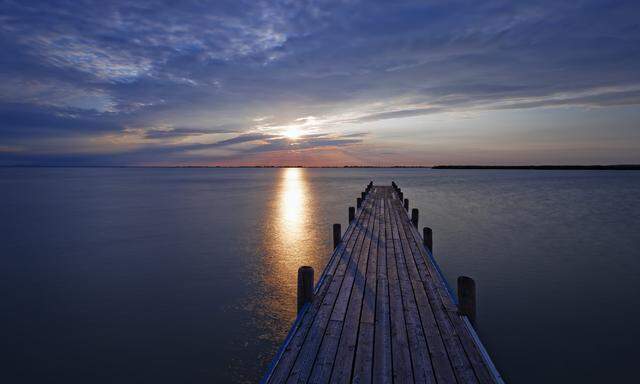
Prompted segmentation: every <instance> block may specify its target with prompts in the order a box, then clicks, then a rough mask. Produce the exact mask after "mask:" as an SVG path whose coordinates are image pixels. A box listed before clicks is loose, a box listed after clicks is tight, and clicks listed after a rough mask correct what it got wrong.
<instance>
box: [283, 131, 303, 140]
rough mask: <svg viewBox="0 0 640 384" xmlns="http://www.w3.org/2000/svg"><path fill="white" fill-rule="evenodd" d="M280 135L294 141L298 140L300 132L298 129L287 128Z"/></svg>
mask: <svg viewBox="0 0 640 384" xmlns="http://www.w3.org/2000/svg"><path fill="white" fill-rule="evenodd" d="M282 135H283V136H284V137H286V138H288V139H291V140H295V139H299V138H300V136H302V131H301V130H300V129H298V128H289V129H287V130H286V131H284V132H282Z"/></svg>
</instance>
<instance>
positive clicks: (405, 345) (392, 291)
mask: <svg viewBox="0 0 640 384" xmlns="http://www.w3.org/2000/svg"><path fill="white" fill-rule="evenodd" d="M387 201H388V202H389V209H387V210H386V211H385V234H386V238H387V279H388V282H389V308H390V314H391V350H392V352H393V353H392V359H393V381H394V382H396V381H398V382H401V383H409V382H412V381H413V369H412V367H411V355H410V352H409V340H408V337H407V327H406V325H405V320H404V308H403V303H402V292H401V290H400V281H399V280H398V272H397V271H396V263H395V259H396V257H397V255H396V253H395V249H394V242H393V233H392V229H391V223H390V221H391V220H390V217H391V212H390V211H391V210H392V209H393V206H392V205H391V204H392V201H393V200H387Z"/></svg>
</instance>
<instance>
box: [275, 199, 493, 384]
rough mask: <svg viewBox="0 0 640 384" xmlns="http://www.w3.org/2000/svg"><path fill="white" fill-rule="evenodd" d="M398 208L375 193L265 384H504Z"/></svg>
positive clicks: (345, 238) (359, 213)
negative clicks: (352, 383)
mask: <svg viewBox="0 0 640 384" xmlns="http://www.w3.org/2000/svg"><path fill="white" fill-rule="evenodd" d="M398 195H400V196H398ZM401 198H402V196H401V193H400V192H399V191H398V190H397V189H395V188H394V187H390V186H388V187H387V186H371V187H370V188H369V193H367V194H366V198H365V199H364V200H363V201H362V204H361V208H360V209H358V210H357V211H356V214H355V216H354V219H353V220H352V221H351V223H350V224H349V226H348V228H347V230H346V231H345V233H344V235H343V236H342V238H341V240H340V242H339V243H338V245H337V247H336V249H335V250H334V253H333V255H332V257H331V259H330V261H329V263H328V264H327V266H326V269H325V271H324V272H323V274H322V275H321V276H320V279H319V281H318V284H317V286H316V288H315V295H314V297H313V300H312V301H311V302H309V303H307V304H306V305H305V306H304V307H303V308H302V309H301V311H300V312H299V314H298V317H297V319H296V321H295V323H294V325H293V327H292V329H291V331H290V332H289V335H288V337H287V339H286V340H285V342H284V344H283V345H282V347H281V349H280V351H279V352H278V354H277V356H276V357H275V359H274V361H273V362H272V364H271V366H270V368H269V371H268V372H267V374H266V375H265V377H264V379H263V382H264V383H285V382H287V383H293V382H296V383H329V382H330V383H346V382H357V383H372V382H373V383H393V382H395V383H414V382H415V383H501V382H502V380H501V378H500V376H499V375H498V373H497V372H496V370H495V368H494V367H493V364H492V363H491V360H490V359H489V357H488V356H487V354H486V351H485V350H484V348H483V347H482V344H481V343H480V341H479V339H478V337H477V335H476V333H475V331H474V330H473V327H472V326H471V323H470V322H469V319H468V318H467V317H466V316H462V315H460V314H459V311H458V306H457V303H456V301H455V299H454V298H453V297H452V295H451V293H450V291H449V289H448V286H447V284H446V282H445V280H444V278H443V277H442V275H441V274H440V272H439V270H438V267H437V265H436V264H435V262H434V260H433V258H432V256H431V254H430V250H429V249H428V247H426V246H425V245H423V239H422V237H421V236H420V234H419V233H418V231H417V229H416V226H417V223H412V220H410V218H409V216H408V215H407V210H408V206H407V205H406V203H405V206H403V204H402V200H401ZM416 214H417V212H416ZM416 219H417V217H416Z"/></svg>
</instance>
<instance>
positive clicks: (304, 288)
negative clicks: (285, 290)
mask: <svg viewBox="0 0 640 384" xmlns="http://www.w3.org/2000/svg"><path fill="white" fill-rule="evenodd" d="M311 301H313V268H312V267H309V266H306V265H305V266H302V267H300V268H298V312H300V310H301V309H302V307H304V305H305V304H306V303H310V302H311Z"/></svg>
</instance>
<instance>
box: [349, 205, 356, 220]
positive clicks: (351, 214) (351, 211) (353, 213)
mask: <svg viewBox="0 0 640 384" xmlns="http://www.w3.org/2000/svg"><path fill="white" fill-rule="evenodd" d="M355 217H356V209H355V208H354V207H349V222H352V221H353V219H355Z"/></svg>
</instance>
